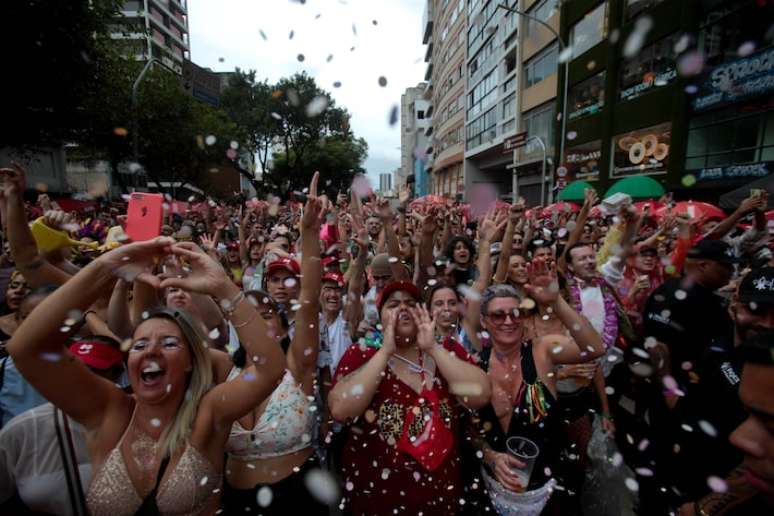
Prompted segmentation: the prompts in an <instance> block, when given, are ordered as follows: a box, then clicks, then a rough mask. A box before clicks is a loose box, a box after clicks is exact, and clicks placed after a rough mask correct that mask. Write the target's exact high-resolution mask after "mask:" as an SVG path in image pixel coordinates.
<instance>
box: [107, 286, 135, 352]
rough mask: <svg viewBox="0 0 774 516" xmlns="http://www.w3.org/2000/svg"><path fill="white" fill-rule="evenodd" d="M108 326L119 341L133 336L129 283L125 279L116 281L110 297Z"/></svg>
mask: <svg viewBox="0 0 774 516" xmlns="http://www.w3.org/2000/svg"><path fill="white" fill-rule="evenodd" d="M107 317H108V320H107V325H108V328H110V331H112V332H113V333H114V334H115V335H116V336H117V337H118V338H119V339H121V340H123V339H128V338H130V337H131V336H132V319H131V317H130V315H129V283H128V282H127V281H125V280H123V279H120V278H119V279H118V281H116V285H115V287H113V292H112V294H111V295H110V302H108V310H107Z"/></svg>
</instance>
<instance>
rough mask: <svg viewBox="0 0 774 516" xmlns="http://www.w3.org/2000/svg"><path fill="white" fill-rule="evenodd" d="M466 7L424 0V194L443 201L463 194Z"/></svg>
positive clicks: (461, 1)
mask: <svg viewBox="0 0 774 516" xmlns="http://www.w3.org/2000/svg"><path fill="white" fill-rule="evenodd" d="M466 5H467V4H466V1H465V0H428V1H427V3H426V7H425V9H426V16H425V22H424V24H423V31H424V33H423V43H425V44H426V45H427V50H426V52H425V61H426V62H427V71H426V74H425V80H426V81H428V83H427V89H426V91H425V98H426V99H428V100H429V101H430V102H431V105H432V109H431V112H432V120H431V121H430V125H429V127H428V129H427V131H426V135H427V136H428V138H430V142H429V143H430V148H429V149H428V170H429V172H430V175H429V181H430V188H429V190H430V192H431V193H433V194H436V195H444V196H447V197H456V196H458V195H462V194H463V193H464V190H465V171H464V157H465V156H464V151H465V141H464V140H465V91H466V86H465V82H466V81H465V68H466V62H465V59H466V55H467V45H466V38H467V32H466V27H467V19H468V13H467V10H466Z"/></svg>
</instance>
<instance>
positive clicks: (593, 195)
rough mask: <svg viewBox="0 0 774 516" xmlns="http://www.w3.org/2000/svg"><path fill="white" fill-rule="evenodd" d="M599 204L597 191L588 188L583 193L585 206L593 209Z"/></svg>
mask: <svg viewBox="0 0 774 516" xmlns="http://www.w3.org/2000/svg"><path fill="white" fill-rule="evenodd" d="M598 202H599V197H598V196H597V191H596V190H594V189H593V188H586V189H585V190H584V191H583V204H584V205H585V206H588V207H589V208H592V207H593V206H594V205H595V204H597V203H598Z"/></svg>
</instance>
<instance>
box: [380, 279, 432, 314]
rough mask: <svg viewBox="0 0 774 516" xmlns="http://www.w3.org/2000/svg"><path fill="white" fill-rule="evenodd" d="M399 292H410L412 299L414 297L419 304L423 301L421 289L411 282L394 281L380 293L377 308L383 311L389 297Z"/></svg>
mask: <svg viewBox="0 0 774 516" xmlns="http://www.w3.org/2000/svg"><path fill="white" fill-rule="evenodd" d="M399 290H402V291H403V292H408V293H409V294H410V295H411V297H413V298H414V299H415V300H416V301H417V303H419V302H421V301H422V296H421V295H420V294H419V289H418V288H417V286H416V285H414V284H413V283H411V282H410V281H393V282H391V283H388V284H387V286H385V287H384V289H382V291H381V292H380V293H379V297H377V298H376V308H377V310H379V311H380V312H381V311H382V306H384V303H385V301H387V299H389V297H390V296H391V295H392V294H393V292H397V291H399Z"/></svg>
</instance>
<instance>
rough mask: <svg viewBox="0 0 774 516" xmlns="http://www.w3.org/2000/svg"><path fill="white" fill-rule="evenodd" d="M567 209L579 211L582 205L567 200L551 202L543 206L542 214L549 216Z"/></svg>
mask: <svg viewBox="0 0 774 516" xmlns="http://www.w3.org/2000/svg"><path fill="white" fill-rule="evenodd" d="M565 211H570V212H572V213H577V212H578V211H580V206H578V205H577V204H575V203H574V202H565V201H561V202H555V203H554V204H549V205H548V206H546V207H545V208H543V211H542V213H541V215H542V216H543V217H544V218H547V217H550V216H551V215H552V214H554V213H561V212H565Z"/></svg>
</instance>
